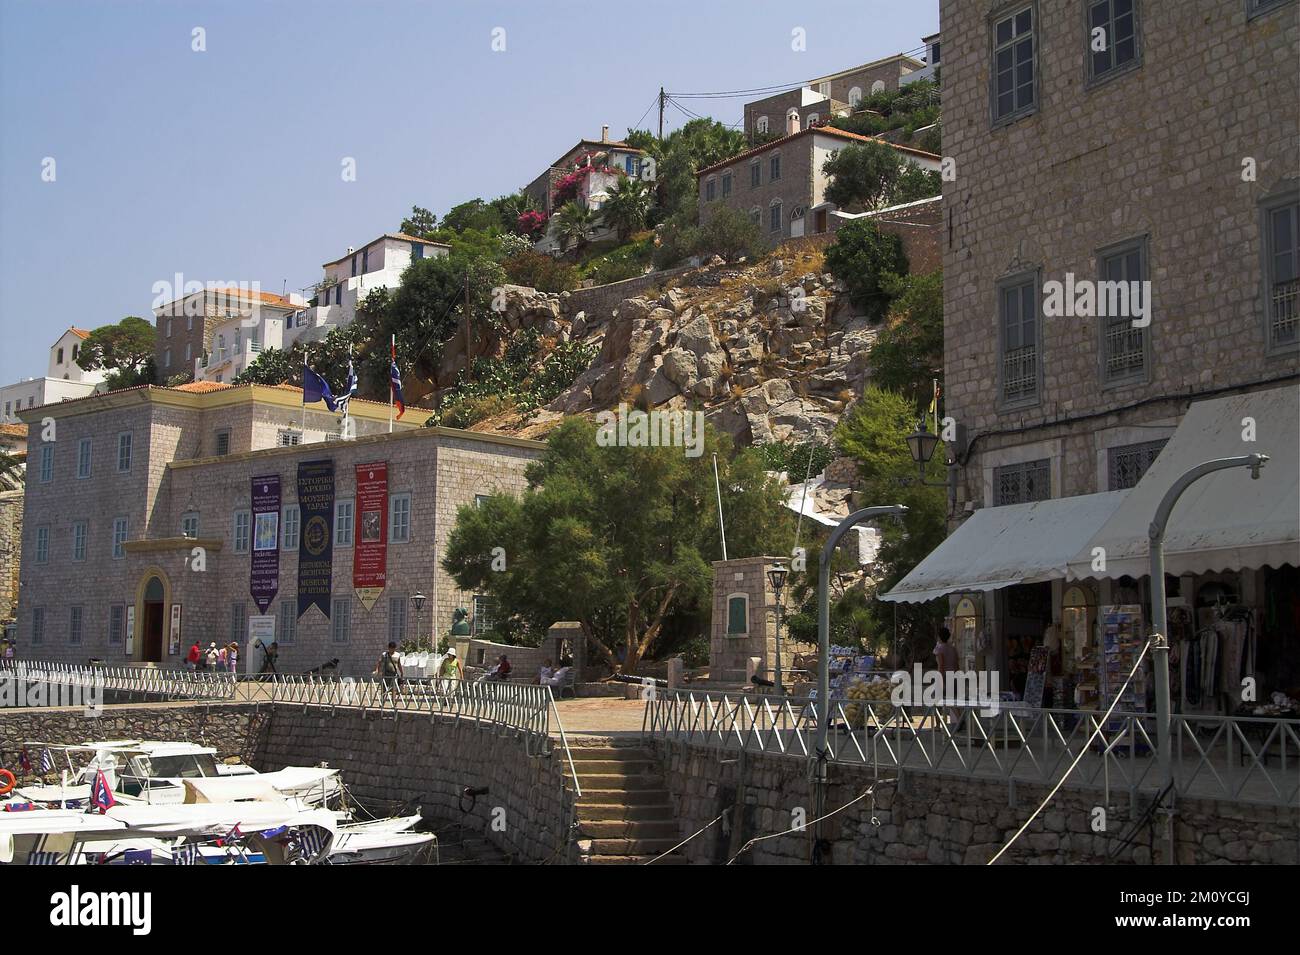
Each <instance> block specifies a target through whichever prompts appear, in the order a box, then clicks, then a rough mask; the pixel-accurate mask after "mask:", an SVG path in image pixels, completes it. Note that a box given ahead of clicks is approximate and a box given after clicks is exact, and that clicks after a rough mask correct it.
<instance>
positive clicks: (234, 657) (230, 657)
mask: <svg viewBox="0 0 1300 955" xmlns="http://www.w3.org/2000/svg"><path fill="white" fill-rule="evenodd" d="M226 669H228V670H229V671H230V672H231V673H238V672H239V644H237V643H235V641H233V640H231V641H230V646H228V647H226Z"/></svg>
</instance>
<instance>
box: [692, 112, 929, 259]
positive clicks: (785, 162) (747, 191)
mask: <svg viewBox="0 0 1300 955" xmlns="http://www.w3.org/2000/svg"><path fill="white" fill-rule="evenodd" d="M868 142H880V140H875V139H871V138H870V137H867V136H859V135H857V134H856V133H849V132H845V131H844V130H841V129H835V128H834V127H831V126H824V127H820V128H817V129H807V130H804V131H803V132H799V133H795V134H793V135H790V136H785V137H782V138H781V139H777V140H773V141H772V142H770V143H766V144H764V145H762V146H759V147H756V148H754V149H750V150H747V151H746V152H743V153H740V154H739V155H737V156H733V157H732V158H730V159H727V160H725V161H723V162H720V163H715V164H714V165H712V166H706V167H704V168H703V169H701V170H700V171H699V172H698V173H696V177H697V181H698V185H699V213H700V221H701V222H707V221H708V219H709V217H710V216H711V215H712V214H713V212H714V210H716V209H718V208H720V207H722V206H729V207H730V208H732V209H734V210H736V211H737V212H741V213H743V214H745V215H749V216H750V217H751V218H754V219H755V220H756V221H757V223H758V226H759V229H760V231H761V232H762V234H763V235H765V236H767V237H768V239H770V240H771V241H773V242H779V241H781V240H783V239H788V238H791V237H798V236H806V235H814V234H819V233H824V232H829V231H831V229H832V228H833V225H832V220H833V219H834V216H832V215H831V213H832V212H833V211H834V208H835V207H834V205H833V204H832V203H829V202H827V201H826V186H827V184H828V183H829V180H830V177H828V176H827V175H826V174H825V173H824V172H823V171H822V167H823V166H824V165H825V163H826V160H828V159H830V158H831V156H833V155H834V154H835V152H836V151H837V150H839V149H842V148H844V147H845V146H847V145H854V144H859V143H868ZM886 145H890V146H893V148H895V149H897V150H898V151H899V152H900V153H901V154H902V155H903V157H904V158H905V159H907V160H908V161H910V162H912V163H915V164H916V165H918V166H920V167H921V168H923V169H926V170H933V171H937V170H938V169H939V165H940V161H941V160H940V157H938V156H934V155H931V154H930V153H927V152H922V151H921V150H918V149H912V148H910V147H905V146H897V145H895V144H893V143H888V144H886ZM774 160H779V171H778V175H777V176H776V178H773V175H772V174H773V172H774V168H773V162H774ZM754 170H757V185H755V184H754V183H755V173H754ZM728 177H730V186H729V187H728V185H727V179H728ZM774 210H775V212H774ZM774 216H775V218H776V223H775V227H774V226H773V217H774Z"/></svg>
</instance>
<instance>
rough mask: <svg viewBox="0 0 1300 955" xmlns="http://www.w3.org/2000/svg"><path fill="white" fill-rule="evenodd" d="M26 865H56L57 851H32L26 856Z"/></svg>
mask: <svg viewBox="0 0 1300 955" xmlns="http://www.w3.org/2000/svg"><path fill="white" fill-rule="evenodd" d="M27 864H28V865H58V864H59V854H58V853H57V852H32V853H30V854H29V855H28V856H27Z"/></svg>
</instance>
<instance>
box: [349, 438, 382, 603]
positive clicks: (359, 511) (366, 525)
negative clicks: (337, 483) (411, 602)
mask: <svg viewBox="0 0 1300 955" xmlns="http://www.w3.org/2000/svg"><path fill="white" fill-rule="evenodd" d="M356 515H357V516H356V528H355V543H354V544H353V550H352V587H353V588H354V589H355V590H356V592H357V599H358V600H360V601H361V602H362V604H364V605H365V608H366V610H371V609H372V608H373V607H374V606H375V601H376V600H378V599H379V595H380V594H382V593H383V592H384V587H385V585H386V584H387V579H388V462H387V461H377V462H375V463H374V464H358V465H357V508H356Z"/></svg>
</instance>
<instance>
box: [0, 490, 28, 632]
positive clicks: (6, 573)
mask: <svg viewBox="0 0 1300 955" xmlns="http://www.w3.org/2000/svg"><path fill="white" fill-rule="evenodd" d="M22 540H23V492H22V491H21V490H17V491H5V490H0V628H4V629H5V631H6V633H7V632H8V628H9V625H10V624H11V623H13V621H14V620H15V619H16V618H17V615H18V564H19V560H20V558H21V556H22Z"/></svg>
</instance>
